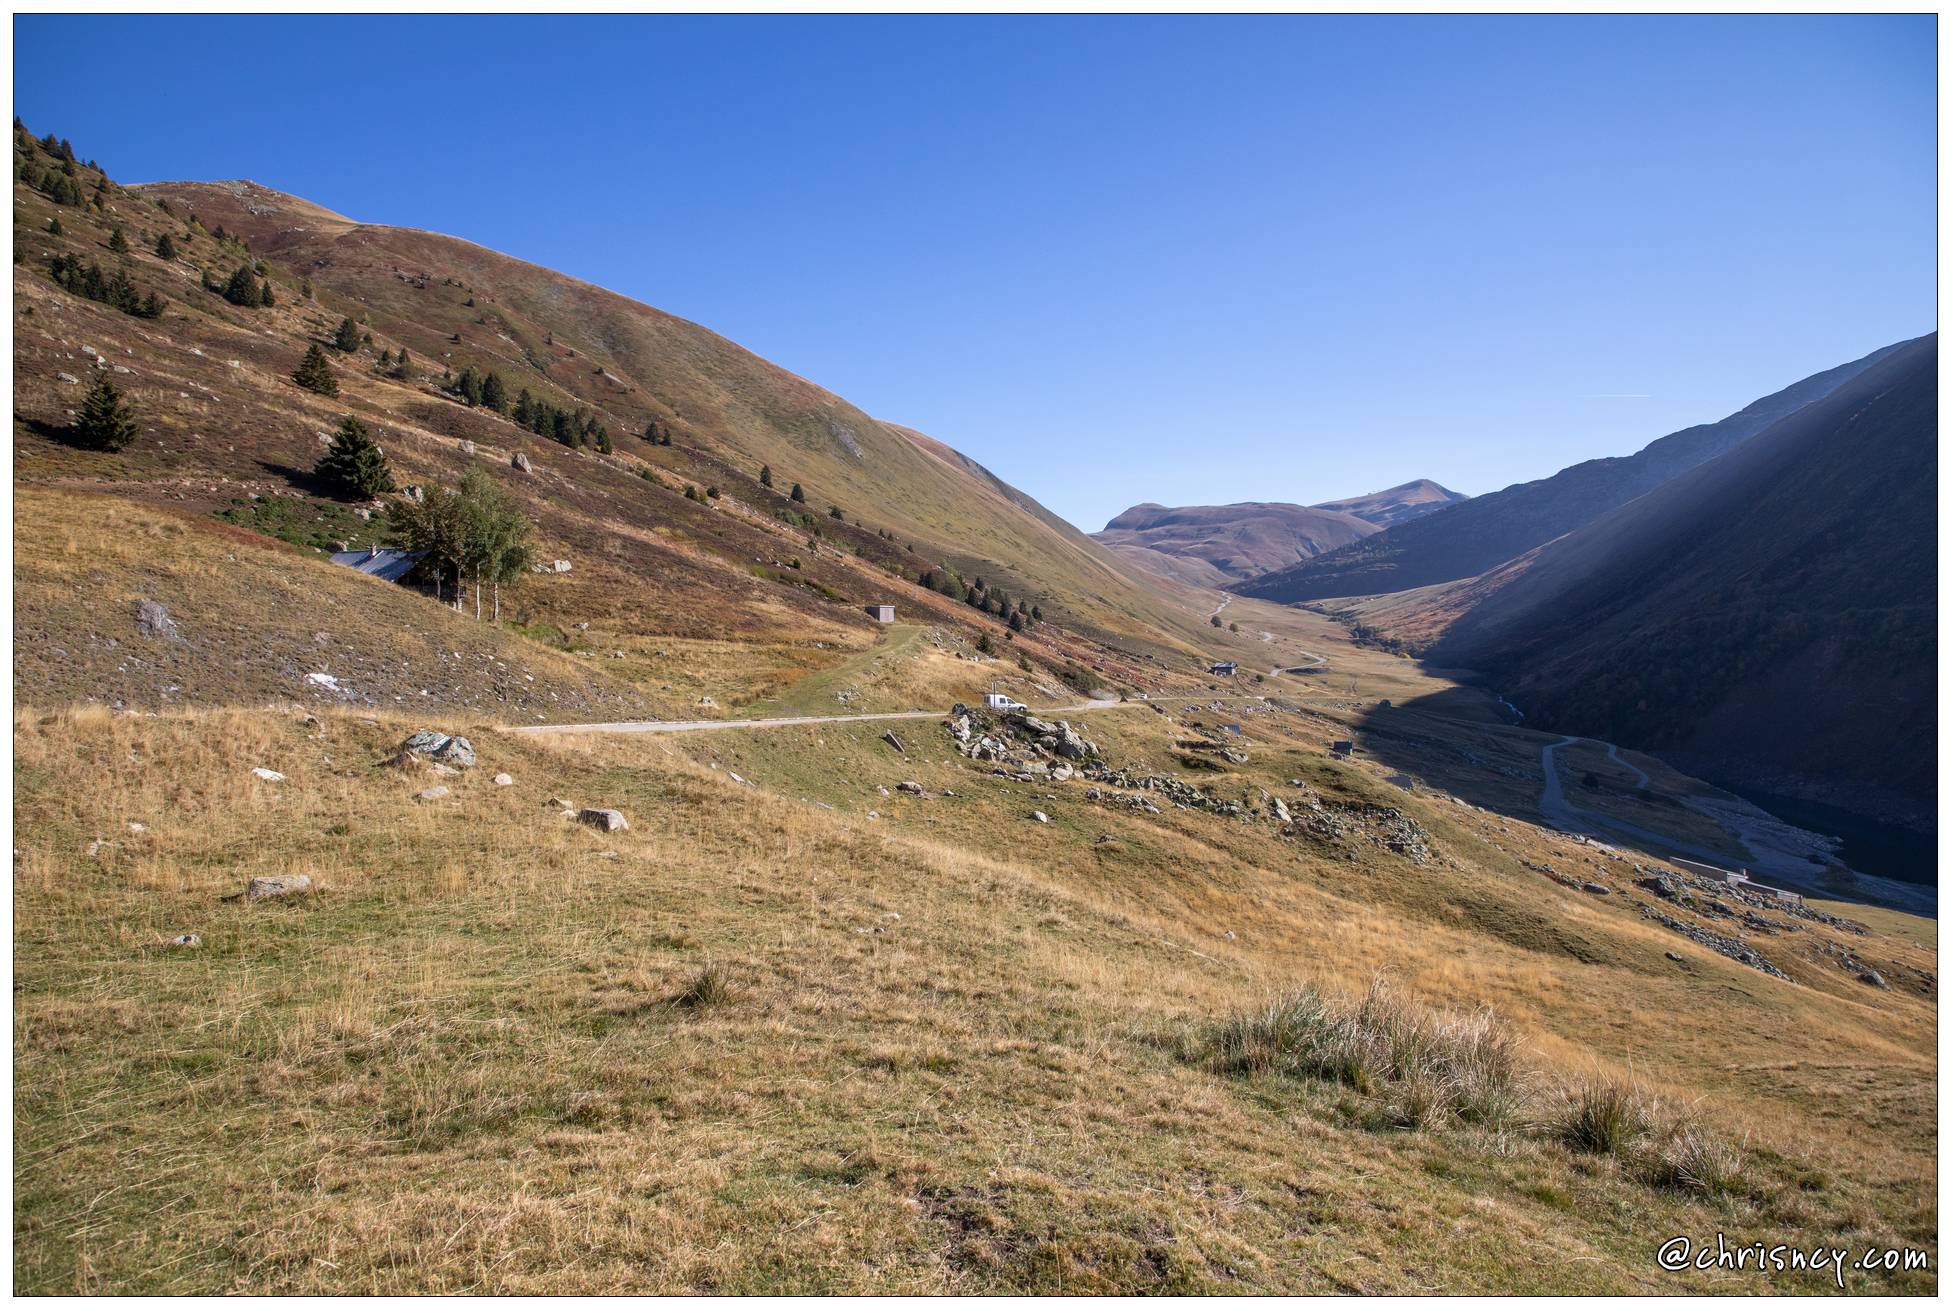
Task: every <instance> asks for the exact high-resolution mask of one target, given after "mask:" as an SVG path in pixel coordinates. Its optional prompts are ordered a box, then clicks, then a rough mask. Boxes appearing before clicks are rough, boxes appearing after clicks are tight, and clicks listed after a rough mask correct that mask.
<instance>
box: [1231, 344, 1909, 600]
mask: <svg viewBox="0 0 1951 1310" xmlns="http://www.w3.org/2000/svg"><path fill="white" fill-rule="evenodd" d="M1898 348H1899V347H1897V346H1886V347H1884V348H1883V349H1882V350H1879V351H1875V352H1873V353H1871V354H1869V355H1866V356H1864V357H1863V358H1862V359H1859V360H1856V361H1854V362H1852V363H1849V364H1844V365H1841V366H1839V367H1837V368H1833V369H1829V370H1827V371H1826V372H1822V373H1818V374H1816V375H1814V376H1813V377H1808V378H1804V379H1803V380H1802V381H1800V382H1798V383H1796V384H1795V385H1794V386H1791V387H1786V388H1784V389H1782V390H1781V391H1778V392H1775V393H1774V394H1773V395H1770V396H1764V397H1762V398H1761V399H1760V400H1757V401H1755V402H1754V403H1753V404H1751V405H1749V406H1748V407H1747V408H1745V409H1743V410H1742V411H1741V412H1740V413H1738V414H1731V415H1729V416H1728V417H1727V418H1724V419H1722V420H1721V421H1720V422H1718V423H1708V424H1703V425H1701V426H1699V427H1692V428H1687V429H1685V430H1683V431H1680V432H1675V433H1672V434H1670V435H1668V436H1664V437H1661V438H1660V439H1659V440H1658V441H1655V442H1653V443H1652V444H1650V445H1648V446H1647V447H1645V448H1644V449H1643V450H1641V451H1639V452H1638V453H1637V454H1634V455H1630V456H1626V457H1624V458H1617V459H1594V460H1587V461H1586V462H1585V463H1583V464H1574V465H1573V466H1572V467H1570V468H1568V469H1563V470H1561V471H1560V472H1558V473H1554V474H1553V475H1552V476H1550V477H1548V478H1541V479H1539V480H1538V481H1536V482H1524V483H1519V484H1518V485H1516V486H1511V487H1506V488H1504V489H1503V490H1502V491H1496V492H1492V493H1491V494H1489V495H1487V496H1478V497H1477V498H1475V499H1474V500H1469V501H1465V502H1463V503H1462V504H1456V505H1451V506H1449V507H1447V508H1445V509H1443V510H1441V511H1439V512H1437V513H1434V514H1430V515H1427V516H1425V517H1423V518H1418V519H1415V520H1413V521H1411V522H1408V523H1404V524H1401V525H1399V526H1395V527H1391V528H1389V529H1388V530H1386V531H1384V532H1381V533H1378V534H1376V535H1374V536H1372V537H1368V538H1366V539H1364V540H1362V541H1359V542H1356V543H1354V544H1353V545H1349V546H1344V547H1342V548H1341V549H1340V550H1336V551H1332V552H1330V553H1328V554H1326V555H1322V556H1320V557H1318V558H1316V559H1311V560H1304V561H1302V562H1301V563H1299V564H1296V565H1294V566H1293V567H1291V568H1288V569H1283V570H1281V571H1280V572H1277V573H1269V574H1266V575H1264V576H1262V577H1258V578H1254V579H1252V580H1251V581H1249V582H1246V583H1243V584H1240V585H1239V586H1238V587H1236V588H1235V590H1237V591H1239V592H1240V593H1241V594H1242V595H1247V596H1258V597H1260V598H1262V599H1265V600H1275V601H1282V602H1287V603H1291V602H1294V601H1302V600H1320V599H1323V598H1331V597H1342V596H1371V595H1378V594H1381V593H1385V592H1398V591H1408V590H1411V589H1413V588H1416V587H1427V586H1431V585H1434V584H1436V583H1440V582H1450V581H1454V580H1455V579H1458V578H1470V577H1475V576H1476V575H1477V574H1479V573H1483V572H1485V571H1486V570H1488V569H1492V568H1495V567H1496V566H1498V565H1500V564H1503V563H1505V562H1506V561H1508V560H1511V559H1515V558H1516V557H1517V556H1519V555H1522V554H1524V553H1525V552H1526V551H1528V550H1531V549H1533V548H1534V547H1537V546H1541V545H1543V544H1544V543H1545V542H1547V541H1550V540H1552V539H1553V538H1555V537H1559V536H1562V535H1563V534H1565V533H1567V532H1571V531H1573V530H1574V529H1577V528H1580V527H1583V526H1584V525H1585V524H1587V523H1590V522H1592V521H1593V520H1595V519H1597V518H1599V517H1600V516H1602V515H1604V514H1607V513H1609V512H1610V511H1612V510H1615V509H1617V508H1618V507H1619V506H1621V505H1624V504H1626V503H1627V502H1628V501H1630V500H1632V499H1633V498H1635V497H1637V496H1643V495H1645V494H1646V493H1647V492H1649V491H1651V490H1653V488H1655V487H1657V486H1659V485H1660V484H1661V483H1663V482H1666V481H1667V480H1668V479H1670V478H1674V477H1677V476H1679V475H1680V474H1682V473H1685V472H1686V471H1687V470H1689V469H1692V468H1696V467H1698V466H1699V465H1701V464H1704V463H1706V462H1707V461H1708V460H1711V459H1713V458H1714V457H1716V456H1717V455H1720V454H1722V453H1724V452H1726V451H1729V450H1732V449H1733V448H1734V447H1736V446H1738V445H1739V444H1741V443H1742V442H1743V441H1746V440H1747V439H1748V438H1749V437H1752V436H1754V435H1755V434H1756V433H1757V432H1760V431H1762V430H1763V429H1764V428H1766V427H1768V426H1769V425H1770V424H1772V423H1774V422H1775V421H1776V420H1778V419H1780V418H1783V417H1785V416H1786V415H1788V414H1791V413H1793V412H1794V411H1796V410H1797V409H1800V408H1801V407H1802V406H1804V405H1806V404H1809V403H1810V402H1811V401H1814V400H1819V399H1821V398H1822V397H1823V396H1825V395H1827V394H1829V392H1831V391H1832V390H1834V389H1835V388H1836V387H1838V386H1840V385H1842V384H1843V383H1844V382H1846V381H1848V380H1849V379H1850V378H1852V377H1855V376H1856V375H1857V374H1858V373H1860V372H1862V371H1863V370H1864V369H1866V368H1868V367H1870V366H1871V365H1872V364H1874V363H1876V362H1877V361H1878V360H1881V359H1883V358H1884V357H1886V356H1887V355H1889V354H1890V353H1891V352H1892V351H1895V350H1897V349H1898Z"/></svg>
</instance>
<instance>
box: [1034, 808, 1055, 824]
mask: <svg viewBox="0 0 1951 1310" xmlns="http://www.w3.org/2000/svg"><path fill="white" fill-rule="evenodd" d="M1030 821H1031V822H1032V823H1048V822H1050V816H1049V815H1047V814H1045V813H1044V812H1043V811H1042V810H1031V811H1030Z"/></svg>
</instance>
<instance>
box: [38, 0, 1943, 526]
mask: <svg viewBox="0 0 1951 1310" xmlns="http://www.w3.org/2000/svg"><path fill="white" fill-rule="evenodd" d="M1935 22H1936V20H1935V19H1934V18H1932V17H1928V16H1927V17H1896V18H1890V17H1884V18H1836V17H1788V18H1768V17H1734V18H1354V19H1336V18H1294V19H1237V18H1236V19H1206V20H1192V19H1173V18H1139V19H1037V18H1015V19H1011V18H999V19H909V20H901V19H877V18H858V19H816V18H730V19H683V18H641V19H631V18H614V19H611V18H595V19H591V18H575V19H524V18H433V19H392V18H377V19H374V18H268V19H240V18H227V17H213V18H158V19H150V18H130V17H119V18H118V17H86V18H80V19H73V18H58V17H21V18H18V19H16V22H15V37H16V44H15V48H14V69H15V73H14V76H15V94H16V96H17V100H16V102H15V111H16V112H17V113H18V114H20V115H21V116H22V117H23V118H24V119H25V120H26V121H27V123H28V124H29V126H30V127H32V128H33V129H34V130H35V131H37V132H42V133H45V132H49V131H53V132H55V133H58V134H60V135H63V136H67V137H70V138H72V139H73V141H74V143H75V146H76V148H77V150H78V151H80V152H81V153H82V154H83V155H84V156H94V157H95V158H97V159H99V160H100V161H101V162H102V163H103V164H105V165H106V166H107V167H108V168H109V170H110V172H111V173H112V174H113V175H114V176H116V177H117V178H119V179H121V180H125V181H144V180H155V179H163V178H228V177H249V178H253V179H255V180H257V181H260V182H263V183H265V184H267V185H269V186H273V187H278V188H280V189H283V190H287V191H291V192H295V193H297V194H299V195H301V196H304V197H306V198H308V199H311V200H314V201H317V202H318V203H320V204H323V205H326V206H328V207H330V208H333V209H336V210H339V211H341V212H343V213H346V214H349V215H351V216H353V217H355V218H360V219H366V220H371V221H376V222H387V223H400V224H407V225H411V226H415V227H424V228H432V229H436V230H439V231H444V232H450V233H454V234H456V235H459V236H464V237H468V238H470V239H472V240H475V241H478V242H481V243H483V244H485V245H489V246H493V247H496V248H498V249H501V250H505V251H508V252H509V253H511V254H515V255H518V256H521V257H523V258H526V259H530V260H534V261H536V262H537V263H541V264H545V265H549V266H551V267H554V268H558V269H562V270H564V271H567V272H570V273H574V274H576V275H578V276H580V277H584V278H587V279H589V280H591V281H594V282H598V283H601V284H603V285H605V286H608V287H612V288H614V289H616V290H618V291H621V292H624V293H625V294H627V295H631V296H635V297H637V298H639V299H641V300H644V301H647V302H649V303H650V304H653V305H657V306H659V307H661V308H663V309H667V310H670V311H672V312H674V313H678V314H682V315H684V316H686V317H688V318H692V319H695V320H697V321H699V322H701V323H704V324H706V325H708V326H710V327H712V328H715V329H717V330H718V331H720V332H723V333H724V334H726V335H727V336H730V337H731V338H733V339H734V340H736V341H739V342H741V343H742V344H744V345H746V346H748V347H750V348H751V349H753V350H755V351H757V352H758V353H760V354H762V355H764V356H766V357H768V358H770V359H772V360H774V361H776V362H778V363H780V364H782V365H784V366H785V367H787V368H790V369H792V370H794V371H795V372H798V373H801V374H803V375H805V376H806V377H809V378H811V379H813V380H815V381H817V382H819V383H821V384H823V385H825V386H827V387H829V388H831V389H833V390H834V391H837V392H839V393H840V394H841V395H843V396H845V397H847V398H848V399H849V400H852V401H853V402H855V403H856V404H858V405H860V406H861V407H862V408H864V409H866V410H868V411H869V412H870V413H874V414H877V415H879V416H881V417H883V418H888V419H893V420H898V421H900V422H903V423H908V424H912V425H914V426H916V427H919V428H922V429H924V430H926V431H928V432H930V433H932V434H934V435H936V436H938V437H940V438H942V439H943V440H946V441H948V442H950V443H952V444H954V445H956V446H958V447H960V448H962V449H963V450H965V451H967V452H969V453H970V454H971V455H973V456H975V457H976V458H978V459H980V460H981V461H983V462H984V463H985V464H987V465H989V466H990V467H991V468H993V469H994V470H995V471H996V472H998V473H999V474H1001V475H1002V476H1004V477H1005V478H1007V479H1008V480H1010V481H1011V482H1014V483H1015V484H1017V485H1018V486H1020V487H1022V488H1024V489H1025V490H1027V491H1029V492H1030V493H1032V494H1033V495H1035V496H1037V497H1038V498H1040V499H1041V500H1043V501H1044V502H1045V503H1047V504H1048V505H1050V506H1051V507H1052V508H1053V509H1055V510H1057V511H1058V512H1059V513H1061V514H1063V515H1065V516H1066V517H1067V518H1070V519H1071V520H1072V521H1073V522H1076V523H1077V524H1079V525H1080V526H1082V527H1084V528H1086V529H1095V528H1097V527H1100V526H1102V524H1103V522H1104V520H1105V519H1106V518H1107V517H1109V516H1110V515H1112V514H1114V513H1116V512H1117V511H1118V510H1120V509H1122V508H1124V507H1125V506H1126V505H1128V504H1131V503H1133V502H1136V501H1143V500H1157V501H1163V502H1166V503H1170V504H1184V503H1204V502H1215V501H1230V500H1247V499H1268V500H1298V501H1316V500H1324V499H1329V498H1332V497H1339V496H1344V495H1350V494H1353V493H1357V492H1362V491H1368V490H1374V489H1377V488H1380V487H1383V486H1387V485H1390V484H1392V483H1396V482H1401V481H1404V480H1406V479H1409V478H1413V477H1432V478H1435V479H1437V480H1438V481H1441V482H1443V483H1445V484H1446V485H1448V486H1451V487H1453V488H1455V489H1457V490H1460V491H1467V492H1473V493H1481V492H1484V491H1490V490H1494V489H1496V488H1498V487H1501V486H1504V485H1506V484H1508V483H1510V482H1513V481H1522V480H1525V479H1528V478H1534V477H1540V476H1543V475H1545V474H1549V473H1551V472H1553V471H1554V470H1556V469H1558V468H1560V467H1562V466H1563V465H1565V464H1568V463H1572V462H1575V461H1577V460H1580V459H1586V458H1590V457H1592V456H1596V455H1607V454H1624V453H1627V452H1629V451H1631V450H1634V449H1637V448H1638V447H1639V446H1640V445H1642V444H1644V443H1645V442H1646V441H1648V440H1650V439H1651V438H1653V437H1656V436H1659V435H1661V434H1663V433H1665V432H1668V431H1671V430H1673V429H1675V428H1678V427H1682V426H1685V425H1687V424H1690V423H1695V422H1702V421H1710V420H1713V419H1716V418H1720V417H1722V416H1723V415H1725V414H1727V413H1729V412H1731V411H1733V410H1735V409H1738V408H1740V407H1741V406H1742V405H1744V404H1745V403H1747V402H1748V401H1749V400H1751V399H1753V398H1755V397H1756V396H1758V395H1761V394H1764V393H1766V392H1768V391H1771V390H1774V389H1776V388H1778V387H1781V386H1783V385H1785V384H1787V383H1789V382H1791V381H1794V380H1795V379H1797V378H1799V377H1802V376H1805V375H1806V374H1809V373H1811V372H1814V371H1816V370H1819V369H1822V368H1826V367H1829V366H1831V365H1833V364H1837V363H1840V362H1842V361H1843V360H1846V359H1851V358H1854V357H1856V356H1858V355H1861V354H1864V353H1867V352H1868V351H1870V350H1872V349H1874V348H1875V347H1877V346H1881V345H1884V344H1887V343H1888V342H1891V341H1894V340H1897V339H1900V338H1903V337H1907V336H1914V335H1917V334H1919V333H1922V332H1927V331H1930V330H1931V329H1932V328H1933V327H1934V326H1935V312H1936V287H1935V275H1936V266H1935V233H1936V211H1935V206H1936V177H1935V160H1936V139H1935V99H1934V96H1935V79H1936V55H1935V45H1936V27H1935Z"/></svg>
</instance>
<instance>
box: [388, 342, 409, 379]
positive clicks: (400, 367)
mask: <svg viewBox="0 0 1951 1310" xmlns="http://www.w3.org/2000/svg"><path fill="white" fill-rule="evenodd" d="M412 367H413V361H412V360H411V359H408V358H407V353H406V347H405V346H401V347H400V354H399V358H397V359H395V360H394V361H393V376H394V377H396V378H403V377H405V376H406V375H407V370H408V369H410V368H412Z"/></svg>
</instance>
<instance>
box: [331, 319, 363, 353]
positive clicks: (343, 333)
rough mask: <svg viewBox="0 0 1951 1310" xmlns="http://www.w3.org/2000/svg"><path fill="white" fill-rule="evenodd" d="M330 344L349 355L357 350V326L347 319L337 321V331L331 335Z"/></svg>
mask: <svg viewBox="0 0 1951 1310" xmlns="http://www.w3.org/2000/svg"><path fill="white" fill-rule="evenodd" d="M332 344H333V345H335V346H337V347H338V348H339V349H340V350H342V351H344V352H345V353H346V354H348V355H350V354H351V353H352V352H353V351H355V350H357V349H359V325H358V324H357V323H355V322H353V321H352V320H351V319H349V318H342V319H340V320H339V330H338V331H337V332H334V333H333V334H332Z"/></svg>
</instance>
